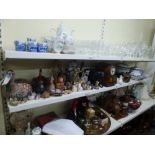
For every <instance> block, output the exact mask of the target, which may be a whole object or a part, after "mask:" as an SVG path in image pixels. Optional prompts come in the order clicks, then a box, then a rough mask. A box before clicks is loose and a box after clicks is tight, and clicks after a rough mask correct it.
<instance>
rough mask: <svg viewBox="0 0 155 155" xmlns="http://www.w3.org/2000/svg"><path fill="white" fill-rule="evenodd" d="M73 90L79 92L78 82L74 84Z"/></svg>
mask: <svg viewBox="0 0 155 155" xmlns="http://www.w3.org/2000/svg"><path fill="white" fill-rule="evenodd" d="M72 91H73V92H78V85H77V84H76V83H74V84H73V86H72Z"/></svg>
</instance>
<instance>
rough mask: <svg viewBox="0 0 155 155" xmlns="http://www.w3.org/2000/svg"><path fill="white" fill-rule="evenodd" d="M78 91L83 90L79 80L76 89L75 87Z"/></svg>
mask: <svg viewBox="0 0 155 155" xmlns="http://www.w3.org/2000/svg"><path fill="white" fill-rule="evenodd" d="M77 90H78V91H83V88H82V86H81V82H79V83H78V89H77Z"/></svg>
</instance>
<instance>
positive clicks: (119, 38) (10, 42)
mask: <svg viewBox="0 0 155 155" xmlns="http://www.w3.org/2000/svg"><path fill="white" fill-rule="evenodd" d="M102 21H103V20H100V19H94V20H91V19H77V20H75V19H74V20H72V19H70V20H69V19H67V20H60V19H59V20H2V29H3V31H2V37H3V48H5V49H10V48H14V40H23V41H24V40H26V38H27V37H33V38H37V39H38V40H40V39H41V38H42V37H51V36H54V35H55V32H54V30H52V29H56V28H57V26H58V25H59V24H60V23H61V22H63V23H64V25H65V26H66V27H68V28H70V29H73V30H75V32H74V37H75V39H81V40H99V39H100V38H101V31H102ZM154 31H155V20H135V19H134V20H129V19H128V20H106V26H105V41H106V42H110V43H124V42H139V41H141V40H143V41H145V42H146V43H148V44H150V42H151V40H152V38H153V32H154Z"/></svg>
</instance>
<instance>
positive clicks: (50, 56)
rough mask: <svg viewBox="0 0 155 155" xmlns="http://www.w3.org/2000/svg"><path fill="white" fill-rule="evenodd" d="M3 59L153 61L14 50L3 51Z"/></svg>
mask: <svg viewBox="0 0 155 155" xmlns="http://www.w3.org/2000/svg"><path fill="white" fill-rule="evenodd" d="M4 59H5V60H6V59H32V60H36V59H37V60H105V61H155V60H154V59H141V58H135V59H131V58H130V59H128V58H122V57H120V56H100V55H84V54H83V55H82V54H56V53H55V54H54V53H37V52H23V51H18V52H17V51H14V50H5V57H4Z"/></svg>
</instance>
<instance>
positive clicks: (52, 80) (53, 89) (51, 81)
mask: <svg viewBox="0 0 155 155" xmlns="http://www.w3.org/2000/svg"><path fill="white" fill-rule="evenodd" d="M49 91H50V93H51V94H54V93H55V84H54V77H53V76H51V79H50V86H49Z"/></svg>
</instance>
